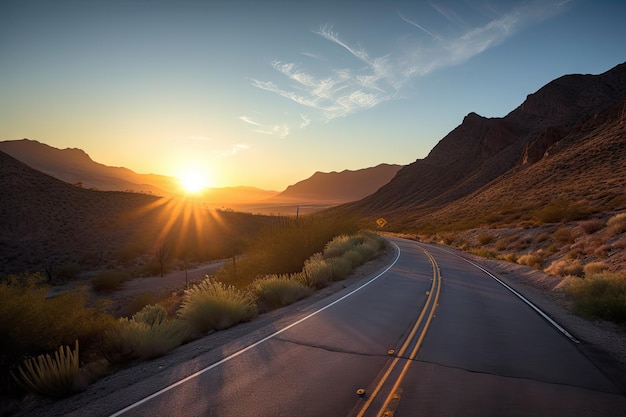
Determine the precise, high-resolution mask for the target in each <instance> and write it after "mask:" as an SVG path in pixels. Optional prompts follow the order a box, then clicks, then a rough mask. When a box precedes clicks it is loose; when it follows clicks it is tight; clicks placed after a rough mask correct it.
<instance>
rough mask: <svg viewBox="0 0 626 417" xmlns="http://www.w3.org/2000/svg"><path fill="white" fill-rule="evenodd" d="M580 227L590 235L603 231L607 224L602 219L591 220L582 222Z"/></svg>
mask: <svg viewBox="0 0 626 417" xmlns="http://www.w3.org/2000/svg"><path fill="white" fill-rule="evenodd" d="M579 226H580V228H581V229H582V230H583V232H585V233H586V234H588V235H590V234H593V233H595V232H597V231H598V230H602V229H603V228H604V226H606V222H605V221H603V220H600V219H591V220H585V221H583V222H580V224H579Z"/></svg>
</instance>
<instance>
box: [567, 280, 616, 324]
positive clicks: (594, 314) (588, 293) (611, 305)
mask: <svg viewBox="0 0 626 417" xmlns="http://www.w3.org/2000/svg"><path fill="white" fill-rule="evenodd" d="M564 288H565V290H566V291H567V292H568V293H569V294H571V295H572V296H573V298H574V311H575V312H576V313H577V314H580V315H582V316H584V317H588V318H594V319H603V320H610V321H614V322H616V323H626V274H624V273H610V272H601V273H597V274H592V275H590V276H586V277H585V278H574V277H570V278H567V280H566V282H565V286H564Z"/></svg>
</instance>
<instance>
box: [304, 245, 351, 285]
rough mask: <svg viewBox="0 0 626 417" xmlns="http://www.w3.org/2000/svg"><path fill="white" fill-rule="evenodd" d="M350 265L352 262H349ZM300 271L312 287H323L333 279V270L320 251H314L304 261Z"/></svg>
mask: <svg viewBox="0 0 626 417" xmlns="http://www.w3.org/2000/svg"><path fill="white" fill-rule="evenodd" d="M350 266H351V267H352V264H350ZM302 272H303V273H304V275H305V277H306V282H307V284H308V285H309V286H311V287H313V288H324V287H326V286H328V284H329V283H330V282H331V281H332V280H333V270H332V266H331V264H329V263H328V262H327V261H326V259H324V256H323V255H322V254H321V253H316V254H314V255H313V256H311V257H310V258H309V259H307V260H306V261H305V262H304V268H302Z"/></svg>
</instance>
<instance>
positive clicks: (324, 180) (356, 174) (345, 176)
mask: <svg viewBox="0 0 626 417" xmlns="http://www.w3.org/2000/svg"><path fill="white" fill-rule="evenodd" d="M401 168H402V166H400V165H389V164H380V165H377V166H375V167H371V168H364V169H359V170H356V171H351V170H344V171H341V172H316V173H315V174H313V175H312V176H311V177H309V178H307V179H305V180H302V181H299V182H297V183H295V184H293V185H290V186H288V187H287V189H286V190H285V191H283V192H282V193H280V194H278V195H277V196H276V197H274V198H273V199H272V201H283V202H286V201H293V202H301V203H302V202H325V203H334V204H338V203H345V202H349V201H356V200H360V199H362V198H364V197H367V196H368V195H370V194H372V193H374V192H375V191H376V190H378V189H379V188H380V187H382V186H383V185H385V184H387V183H388V182H389V181H390V180H391V179H392V178H393V177H394V176H395V175H396V173H397V172H398V171H399V170H400V169H401Z"/></svg>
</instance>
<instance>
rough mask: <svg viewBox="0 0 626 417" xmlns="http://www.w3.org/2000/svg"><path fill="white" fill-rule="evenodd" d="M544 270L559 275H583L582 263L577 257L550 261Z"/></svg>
mask: <svg viewBox="0 0 626 417" xmlns="http://www.w3.org/2000/svg"><path fill="white" fill-rule="evenodd" d="M545 272H547V273H548V274H551V275H556V276H560V277H566V276H570V275H573V276H578V277H580V276H582V275H583V265H582V263H581V262H580V261H579V260H577V259H575V260H571V259H559V260H558V261H554V262H552V263H551V264H550V266H548V267H547V268H546V269H545Z"/></svg>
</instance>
